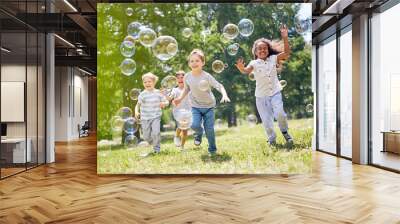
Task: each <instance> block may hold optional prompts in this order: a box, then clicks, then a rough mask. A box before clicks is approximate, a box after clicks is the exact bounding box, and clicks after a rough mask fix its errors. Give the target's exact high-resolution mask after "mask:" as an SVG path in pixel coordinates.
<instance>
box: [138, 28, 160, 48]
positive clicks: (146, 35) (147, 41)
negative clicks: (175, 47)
mask: <svg viewBox="0 0 400 224" xmlns="http://www.w3.org/2000/svg"><path fill="white" fill-rule="evenodd" d="M156 38H157V34H156V32H154V30H153V29H151V28H148V27H143V28H142V29H140V31H139V42H140V43H141V44H142V45H143V46H145V47H151V46H153V45H154V42H155V40H156Z"/></svg>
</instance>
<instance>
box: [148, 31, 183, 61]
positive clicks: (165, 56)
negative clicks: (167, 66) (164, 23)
mask: <svg viewBox="0 0 400 224" xmlns="http://www.w3.org/2000/svg"><path fill="white" fill-rule="evenodd" d="M152 51H153V54H154V56H156V57H157V58H158V59H160V60H161V61H166V60H169V59H171V58H172V57H174V56H175V55H176V53H177V52H178V42H177V41H176V40H175V38H173V37H171V36H160V37H158V38H157V39H156V40H155V41H154V44H153V46H152Z"/></svg>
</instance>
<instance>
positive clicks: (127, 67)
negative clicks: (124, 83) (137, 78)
mask: <svg viewBox="0 0 400 224" xmlns="http://www.w3.org/2000/svg"><path fill="white" fill-rule="evenodd" d="M119 67H120V69H121V72H122V74H124V75H126V76H131V75H132V74H133V73H135V71H136V62H135V61H134V60H132V59H131V58H125V59H124V60H123V61H122V62H121V65H120V66H119Z"/></svg>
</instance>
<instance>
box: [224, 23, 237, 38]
mask: <svg viewBox="0 0 400 224" xmlns="http://www.w3.org/2000/svg"><path fill="white" fill-rule="evenodd" d="M222 33H223V35H224V36H225V37H226V38H228V39H231V40H232V39H235V38H236V37H237V36H238V35H239V28H238V26H236V25H235V24H232V23H228V24H226V25H225V26H224V29H223V30H222Z"/></svg>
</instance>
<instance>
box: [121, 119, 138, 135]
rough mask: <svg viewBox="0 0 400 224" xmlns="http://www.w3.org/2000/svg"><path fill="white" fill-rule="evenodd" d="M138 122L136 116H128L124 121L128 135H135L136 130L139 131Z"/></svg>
mask: <svg viewBox="0 0 400 224" xmlns="http://www.w3.org/2000/svg"><path fill="white" fill-rule="evenodd" d="M137 127H138V125H137V122H136V119H135V118H134V117H128V118H126V119H125V123H124V132H125V133H126V134H127V135H133V134H135V132H136V131H137Z"/></svg>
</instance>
